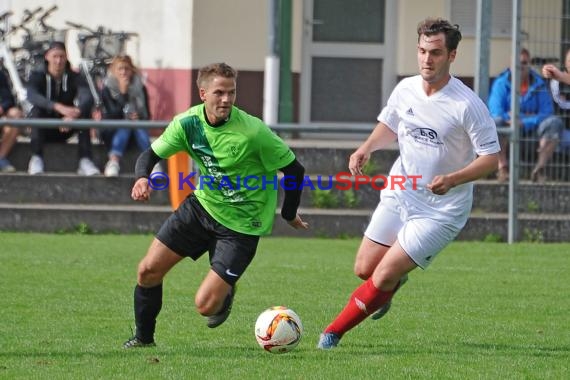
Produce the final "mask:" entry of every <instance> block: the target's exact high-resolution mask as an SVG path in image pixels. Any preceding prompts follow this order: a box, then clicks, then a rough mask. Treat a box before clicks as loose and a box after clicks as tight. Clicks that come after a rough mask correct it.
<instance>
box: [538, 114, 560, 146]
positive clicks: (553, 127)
mask: <svg viewBox="0 0 570 380" xmlns="http://www.w3.org/2000/svg"><path fill="white" fill-rule="evenodd" d="M563 129H564V122H563V121H562V119H561V118H560V117H558V116H549V117H547V118H546V119H544V120H543V121H542V122H541V123H540V125H539V126H538V135H539V137H541V138H544V139H546V140H559V139H560V135H561V134H562V130H563Z"/></svg>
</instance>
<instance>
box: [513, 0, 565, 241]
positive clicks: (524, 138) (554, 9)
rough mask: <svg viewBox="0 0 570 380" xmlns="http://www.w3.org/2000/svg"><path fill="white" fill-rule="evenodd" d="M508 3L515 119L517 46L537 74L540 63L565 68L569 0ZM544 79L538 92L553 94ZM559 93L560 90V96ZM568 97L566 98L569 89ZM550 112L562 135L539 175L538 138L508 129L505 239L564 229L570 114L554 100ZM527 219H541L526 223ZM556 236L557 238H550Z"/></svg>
mask: <svg viewBox="0 0 570 380" xmlns="http://www.w3.org/2000/svg"><path fill="white" fill-rule="evenodd" d="M512 4H513V19H512V20H513V29H512V42H513V44H512V47H513V48H512V52H513V57H512V64H511V66H512V67H513V93H512V94H513V96H512V97H513V101H512V106H511V109H512V110H513V120H516V119H517V118H518V116H519V110H518V104H519V103H518V101H519V97H520V96H521V94H520V90H519V89H520V77H519V74H520V70H521V65H520V62H519V53H520V51H521V49H522V48H525V49H527V50H528V51H529V52H530V54H531V61H530V65H531V69H533V70H535V71H536V72H537V73H538V74H540V75H541V74H542V68H543V66H544V65H545V64H554V65H556V66H557V67H558V68H559V69H561V70H565V68H566V65H568V68H569V69H570V62H568V63H565V60H566V59H565V56H566V51H567V50H568V48H570V1H568V0H552V1H548V2H545V1H543V0H520V1H517V0H513V2H512ZM545 81H546V82H547V87H546V88H545V89H544V90H543V91H545V92H548V95H549V96H552V94H551V92H552V90H551V81H550V80H548V79H545ZM562 86H564V85H563V84H562ZM568 88H570V86H569V87H568ZM564 96H565V95H564V94H562V97H563V98H564ZM568 100H569V101H570V92H568ZM555 115H556V116H558V117H560V118H561V120H562V121H563V125H564V133H563V137H562V139H561V140H560V141H559V143H558V144H557V146H556V149H555V150H554V152H553V154H552V156H551V157H550V158H549V160H548V162H547V164H546V166H545V167H544V170H541V171H540V175H539V176H533V175H532V173H533V170H534V169H535V168H536V165H537V162H538V160H539V156H540V150H541V149H542V150H543V152H544V146H542V145H541V143H540V138H539V137H538V136H537V135H536V134H530V135H525V134H522V133H521V131H520V129H519V130H514V129H512V130H511V135H510V136H511V144H510V149H511V154H510V160H509V165H510V173H511V178H510V182H509V242H513V241H520V240H526V241H550V240H559V236H560V234H564V233H565V232H564V231H560V229H561V228H564V227H563V226H567V225H568V219H569V217H568V212H569V211H570V209H569V208H568V207H567V206H566V205H567V204H568V203H569V202H568V200H570V186H569V181H570V165H569V163H570V140H569V139H570V119H569V115H570V113H568V112H567V111H565V110H564V109H562V108H561V107H559V106H557V104H556V103H555ZM530 220H534V221H538V222H542V223H534V224H533V223H529V222H528V221H530ZM537 226H540V227H537ZM561 226H562V227H561ZM567 232H568V231H566V233H567ZM555 236H556V237H558V238H556V239H555V238H554V237H555Z"/></svg>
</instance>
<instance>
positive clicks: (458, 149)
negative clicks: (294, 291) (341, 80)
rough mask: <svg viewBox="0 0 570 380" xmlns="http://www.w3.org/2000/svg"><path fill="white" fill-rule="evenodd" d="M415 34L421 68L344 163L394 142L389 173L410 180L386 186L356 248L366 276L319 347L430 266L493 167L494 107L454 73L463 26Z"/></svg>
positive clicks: (436, 22)
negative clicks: (477, 185) (395, 151)
mask: <svg viewBox="0 0 570 380" xmlns="http://www.w3.org/2000/svg"><path fill="white" fill-rule="evenodd" d="M417 32H418V46H417V58H418V66H419V72H420V74H419V75H417V76H413V77H410V78H406V79H404V80H402V81H401V82H400V83H399V84H398V85H397V86H396V88H395V89H394V91H393V92H392V94H391V96H390V98H389V99H388V103H387V105H386V106H385V107H384V109H383V110H382V112H381V113H380V115H379V116H378V121H379V123H378V125H377V126H376V128H375V129H374V131H373V132H372V133H371V135H370V136H369V137H368V139H367V140H366V141H365V142H364V143H363V144H362V145H361V146H360V147H359V148H358V149H357V150H356V151H355V152H354V153H353V154H352V155H351V156H350V160H349V165H348V166H349V169H350V172H351V173H352V174H353V175H361V174H362V167H363V166H364V164H365V163H366V162H367V161H368V159H369V158H370V154H371V153H372V152H374V151H376V150H379V149H382V148H385V147H386V146H388V145H389V144H390V143H392V142H394V141H396V140H397V141H398V144H399V149H400V157H399V158H398V159H397V160H396V162H395V163H394V165H393V166H392V169H391V170H390V175H391V176H398V177H397V178H402V176H404V177H406V178H409V179H408V180H407V181H406V182H405V183H404V186H402V187H399V186H395V187H394V189H388V188H387V189H385V190H382V193H381V197H380V203H379V204H378V207H377V208H376V210H375V211H374V214H373V216H372V220H371V221H370V224H369V226H368V228H367V229H366V232H365V233H364V237H363V239H362V242H361V245H360V248H359V249H358V252H357V254H356V261H355V265H354V271H355V273H356V275H357V276H358V277H360V278H362V279H363V280H365V281H364V282H363V283H362V284H361V285H360V286H359V287H358V288H356V290H355V291H354V292H353V293H352V295H351V296H350V299H349V301H348V303H347V304H346V306H345V307H344V309H343V310H342V311H341V312H340V314H339V315H338V316H337V317H336V318H335V319H334V320H333V321H332V323H331V324H330V325H329V326H327V327H326V328H325V330H324V332H323V333H322V334H321V336H320V340H319V343H318V345H317V347H318V348H320V349H331V348H334V347H336V346H337V345H338V343H339V341H340V339H341V338H342V336H343V335H344V334H345V333H346V332H347V331H349V330H350V329H351V328H353V327H354V326H356V325H358V324H359V323H360V322H362V321H363V320H364V319H366V318H367V317H368V316H370V315H373V314H375V313H376V316H377V317H378V316H379V315H378V314H380V316H381V315H382V314H383V313H385V312H386V311H387V308H388V307H389V305H390V302H391V299H392V296H393V295H394V293H395V292H396V290H397V289H398V288H399V287H400V285H401V284H403V282H404V281H405V280H406V279H407V274H408V272H410V271H412V270H414V269H415V268H417V267H420V268H422V269H425V268H426V267H427V266H428V265H429V264H430V263H431V262H432V261H433V259H434V257H435V256H436V255H437V254H438V252H440V251H441V250H442V249H443V248H444V247H445V246H446V245H447V244H449V243H450V242H451V241H453V240H454V239H455V237H456V236H457V235H458V234H459V232H460V231H461V229H462V228H463V226H464V225H465V223H466V222H467V219H468V217H469V214H470V211H471V205H472V199H473V184H472V181H474V180H476V179H478V178H480V177H483V176H485V175H487V174H489V173H491V172H493V171H494V170H495V169H496V168H497V153H498V152H499V151H500V147H499V142H498V137H497V130H496V126H495V123H494V122H493V119H492V118H491V116H490V114H489V111H488V109H487V108H486V106H485V105H484V103H483V102H482V101H481V100H480V99H479V98H478V97H477V95H476V94H475V93H474V92H473V91H471V90H470V89H469V88H468V87H467V86H465V85H464V84H463V83H462V82H461V81H459V80H458V79H457V78H454V77H453V76H451V75H450V73H449V70H450V65H451V63H452V62H453V61H454V60H455V57H456V54H457V45H458V44H459V41H460V40H461V32H460V31H459V26H457V25H452V24H450V23H449V21H447V20H444V19H441V18H428V19H426V20H424V21H422V22H420V23H419V25H418V28H417ZM419 176H421V177H419ZM418 177H419V178H418ZM394 178H395V177H394ZM414 181H415V184H414Z"/></svg>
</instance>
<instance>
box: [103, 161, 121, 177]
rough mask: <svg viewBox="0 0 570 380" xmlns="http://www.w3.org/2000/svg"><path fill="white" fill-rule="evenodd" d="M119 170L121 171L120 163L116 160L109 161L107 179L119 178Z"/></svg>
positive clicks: (106, 168)
mask: <svg viewBox="0 0 570 380" xmlns="http://www.w3.org/2000/svg"><path fill="white" fill-rule="evenodd" d="M119 170H121V167H120V166H119V163H118V162H117V161H115V160H109V161H107V164H106V165H105V177H118V176H119Z"/></svg>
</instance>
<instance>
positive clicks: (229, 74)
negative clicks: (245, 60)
mask: <svg viewBox="0 0 570 380" xmlns="http://www.w3.org/2000/svg"><path fill="white" fill-rule="evenodd" d="M214 76H218V77H224V78H231V79H236V78H237V71H236V70H235V69H234V68H233V67H231V66H230V65H228V64H226V63H223V62H222V63H212V64H210V65H208V66H204V67H202V68H201V69H200V70H198V78H196V84H197V85H198V88H201V87H204V85H205V84H206V82H208V81H210V79H212V77H214Z"/></svg>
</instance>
